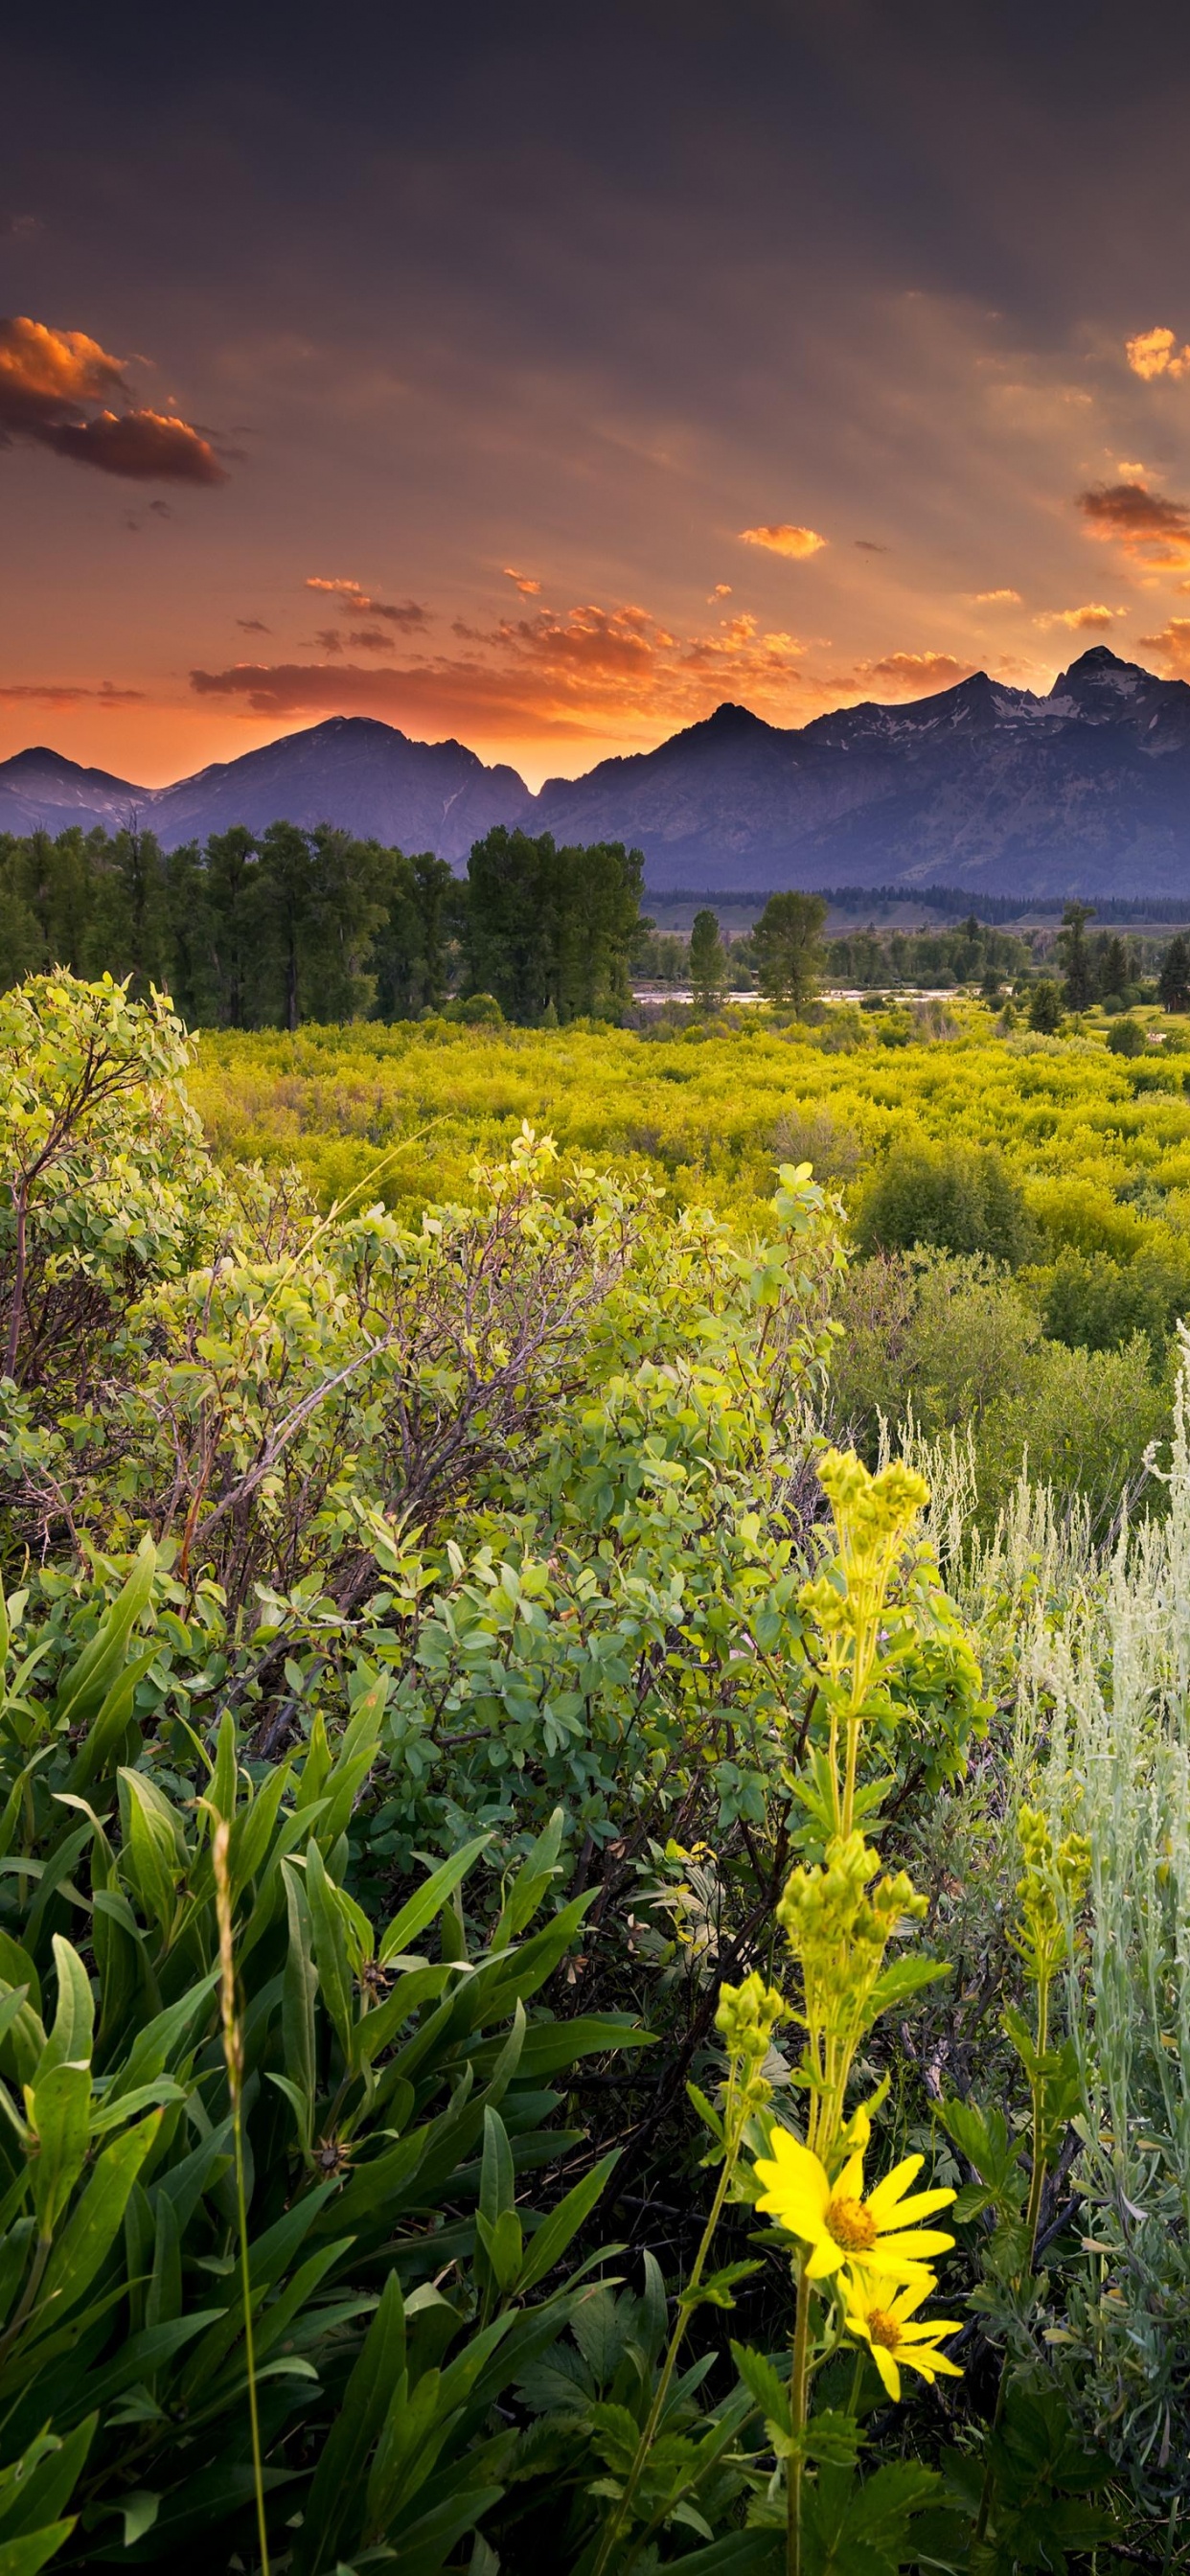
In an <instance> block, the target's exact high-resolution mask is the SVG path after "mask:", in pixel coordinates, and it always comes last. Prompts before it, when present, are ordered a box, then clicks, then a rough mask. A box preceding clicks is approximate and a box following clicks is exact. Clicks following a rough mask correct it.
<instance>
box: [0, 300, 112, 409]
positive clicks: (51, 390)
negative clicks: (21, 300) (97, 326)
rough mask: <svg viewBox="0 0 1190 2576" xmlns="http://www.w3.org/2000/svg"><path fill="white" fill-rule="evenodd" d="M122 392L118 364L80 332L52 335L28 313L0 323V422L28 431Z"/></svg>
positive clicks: (55, 332) (96, 343) (84, 333)
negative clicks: (80, 407) (118, 390)
mask: <svg viewBox="0 0 1190 2576" xmlns="http://www.w3.org/2000/svg"><path fill="white" fill-rule="evenodd" d="M113 386H119V388H120V390H121V391H123V377H122V362H121V360H120V359H119V358H110V357H109V356H108V353H107V351H106V349H101V348H100V345H99V342H98V340H89V339H88V337H87V334H86V332H85V331H51V330H49V329H48V327H47V325H46V324H45V323H44V322H33V321H31V320H30V319H29V316H28V314H25V313H18V314H14V315H13V317H12V318H11V320H8V321H0V422H2V423H3V426H4V427H5V429H8V430H18V431H19V430H22V429H28V430H29V431H30V432H32V431H33V430H34V429H35V428H36V426H37V424H38V423H40V422H45V421H53V420H57V419H60V418H61V415H62V413H63V412H64V411H67V410H76V409H77V408H78V406H79V405H80V404H82V403H90V402H102V401H103V399H104V397H105V395H107V394H108V393H110V391H111V390H112V387H113Z"/></svg>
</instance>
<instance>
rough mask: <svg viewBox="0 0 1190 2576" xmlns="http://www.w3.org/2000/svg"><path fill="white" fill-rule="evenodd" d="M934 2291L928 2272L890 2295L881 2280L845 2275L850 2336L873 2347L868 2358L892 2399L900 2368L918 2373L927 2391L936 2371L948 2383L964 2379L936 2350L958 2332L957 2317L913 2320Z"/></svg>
mask: <svg viewBox="0 0 1190 2576" xmlns="http://www.w3.org/2000/svg"><path fill="white" fill-rule="evenodd" d="M937 2287H938V2284H937V2282H936V2280H935V2279H934V2275H933V2273H932V2272H920V2273H919V2274H918V2275H917V2278H916V2279H915V2280H912V2281H906V2282H904V2283H903V2284H902V2286H901V2287H900V2289H896V2290H894V2291H893V2292H892V2293H891V2296H890V2294H889V2292H888V2290H887V2289H886V2287H885V2285H884V2283H883V2282H882V2281H874V2280H872V2279H871V2278H870V2276H866V2275H865V2274H864V2273H862V2272H858V2273H856V2272H852V2273H849V2274H848V2276H847V2279H846V2282H845V2284H844V2289H845V2296H846V2301H847V2330H848V2333H849V2334H853V2335H861V2336H862V2337H863V2340H864V2342H865V2343H866V2344H868V2345H869V2346H870V2347H871V2353H872V2359H873V2361H874V2362H875V2364H876V2368H877V2370H878V2371H879V2373H880V2376H881V2379H882V2380H883V2382H884V2385H885V2387H886V2389H887V2390H888V2393H889V2396H890V2397H891V2398H893V2400H894V2401H899V2399H900V2394H901V2372H902V2371H903V2370H917V2371H920V2373H921V2376H922V2378H923V2379H924V2380H927V2381H928V2382H929V2385H930V2386H931V2387H933V2384H934V2381H935V2380H936V2379H937V2377H938V2376H939V2373H942V2374H943V2375H944V2376H945V2377H946V2378H947V2379H961V2378H962V2376H963V2374H962V2371H961V2370H960V2368H959V2365H958V2363H957V2361H948V2360H947V2358H946V2355H945V2353H943V2352H939V2350H938V2345H939V2343H940V2341H941V2339H942V2337H943V2336H944V2335H952V2334H957V2333H958V2331H959V2329H958V2324H957V2321H956V2320H955V2318H954V2317H932V2318H930V2319H929V2320H928V2321H926V2320H923V2319H921V2318H917V2319H916V2322H915V2312H916V2310H917V2309H918V2308H920V2306H921V2303H922V2300H923V2299H928V2298H929V2297H931V2295H932V2293H933V2292H934V2291H935V2290H936V2289H937Z"/></svg>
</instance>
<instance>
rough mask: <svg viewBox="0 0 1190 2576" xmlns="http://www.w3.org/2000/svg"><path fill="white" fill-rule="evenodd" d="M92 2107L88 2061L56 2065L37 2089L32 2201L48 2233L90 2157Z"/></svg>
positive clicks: (40, 2224)
mask: <svg viewBox="0 0 1190 2576" xmlns="http://www.w3.org/2000/svg"><path fill="white" fill-rule="evenodd" d="M90 2110H91V2070H90V2067H89V2066H51V2068H50V2070H49V2073H48V2074H47V2075H44V2076H43V2077H42V2079H41V2082H40V2083H39V2084H38V2085H37V2086H36V2087H35V2089H34V2093H33V2098H32V2120H33V2126H34V2128H35V2129H36V2132H37V2141H38V2143H37V2152H36V2154H35V2156H34V2159H33V2167H32V2177H33V2205H34V2208H35V2210H36V2212H37V2226H38V2233H39V2234H40V2235H41V2236H43V2237H44V2236H52V2235H53V2232H54V2229H55V2227H56V2225H57V2222H58V2219H59V2218H60V2216H61V2214H62V2211H63V2210H64V2209H65V2207H66V2203H67V2201H68V2200H69V2198H70V2195H71V2192H72V2191H73V2189H74V2186H75V2184H76V2182H77V2181H78V2178H79V2175H80V2174H81V2172H82V2170H83V2166H84V2165H85V2163H86V2161H87V2144H88V2139H89V2136H90Z"/></svg>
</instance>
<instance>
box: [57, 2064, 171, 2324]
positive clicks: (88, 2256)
mask: <svg viewBox="0 0 1190 2576" xmlns="http://www.w3.org/2000/svg"><path fill="white" fill-rule="evenodd" d="M38 2099H39V2100H40V2094H39V2096H38ZM160 2126H161V2113H160V2112H159V2111H156V2112H154V2113H152V2114H151V2115H150V2117H149V2118H148V2119H147V2120H142V2121H141V2122H140V2125H139V2127H137V2128H135V2129H129V2130H127V2131H126V2132H125V2134H124V2136H123V2137H120V2138H113V2140H112V2143H111V2145H110V2146H109V2147H105V2148H104V2151H103V2154H102V2155H101V2156H100V2158H99V2160H98V2162H97V2164H96V2166H95V2170H94V2172H93V2174H92V2176H91V2179H90V2181H89V2182H88V2184H87V2188H86V2190H85V2191H84V2193H83V2195H82V2198H81V2200H80V2201H79V2204H78V2207H77V2209H76V2210H75V2211H74V2213H73V2215H72V2217H71V2220H70V2224H69V2226H68V2227H66V2228H65V2229H64V2231H63V2233H62V2235H61V2236H60V2237H59V2238H58V2240H57V2242H56V2244H55V2246H54V2249H53V2252H52V2254H51V2255H50V2259H49V2263H48V2264H47V2266H46V2272H45V2278H44V2281H43V2283H42V2298H43V2299H50V2298H53V2299H54V2300H55V2301H56V2304H57V2308H58V2313H59V2314H61V2315H64V2314H65V2313H66V2311H67V2309H69V2308H71V2307H73V2306H74V2304H75V2302H76V2300H78V2299H80V2298H81V2297H82V2294H83V2291H84V2290H86V2289H88V2288H89V2287H90V2284H91V2282H92V2281H93V2280H94V2278H95V2275H96V2273H97V2272H98V2270H99V2267H100V2265H101V2263H103V2261H104V2260H105V2257H106V2255H107V2253H108V2250H109V2248H110V2247H111V2246H112V2245H113V2244H114V2243H115V2240H116V2237H117V2235H118V2234H119V2231H120V2228H121V2226H122V2224H123V2219H124V2210H125V2206H126V2204H127V2200H128V2195H129V2192H130V2191H131V2189H132V2186H133V2183H134V2182H135V2181H136V2178H137V2175H138V2174H139V2172H140V2169H141V2166H142V2165H143V2163H144V2161H145V2158H146V2156H147V2155H148V2153H149V2149H150V2147H151V2146H152V2144H153V2141H154V2139H155V2138H156V2136H157V2132H158V2130H159V2128H160Z"/></svg>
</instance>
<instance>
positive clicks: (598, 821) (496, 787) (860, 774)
mask: <svg viewBox="0 0 1190 2576" xmlns="http://www.w3.org/2000/svg"><path fill="white" fill-rule="evenodd" d="M134 813H135V815H136V816H137V817H138V818H139V820H140V822H141V823H142V824H144V825H146V826H147V827H149V828H151V829H152V830H153V831H155V832H156V833H157V834H158V836H159V838H160V839H161V841H162V842H163V844H164V846H165V847H167V848H173V847H176V846H177V844H178V843H179V842H181V841H186V840H191V839H199V840H202V839H205V838H206V837H207V836H208V835H209V833H211V832H212V831H223V830H226V829H227V828H228V826H229V825H230V824H232V823H244V824H246V825H247V826H248V827H249V829H250V830H252V831H254V832H260V831H262V830H264V829H265V828H266V827H267V825H268V824H269V823H270V822H272V821H274V820H278V819H286V820H288V821H291V822H295V823H300V824H303V825H304V826H306V827H307V828H308V827H310V826H312V825H313V824H315V823H318V822H332V823H335V824H338V825H340V826H341V827H342V828H344V829H346V830H350V831H352V832H355V833H358V834H360V835H361V836H363V837H369V836H375V837H376V838H378V839H380V840H383V841H386V842H395V843H397V844H399V845H400V846H401V847H403V848H406V849H408V850H418V849H436V850H437V851H438V853H439V855H440V856H441V857H443V858H446V859H449V861H450V862H451V864H452V866H454V867H461V866H463V865H464V864H465V862H466V856H467V852H468V850H469V849H470V847H471V844H472V842H473V841H474V840H476V839H479V838H481V837H482V835H483V834H484V833H485V832H486V831H487V830H488V829H489V828H490V827H491V825H492V824H494V823H505V824H508V825H515V824H520V825H523V826H524V827H525V828H526V829H528V830H530V831H543V830H549V831H552V832H553V833H554V835H555V838H556V839H558V840H579V841H591V840H623V841H626V842H629V843H630V844H632V845H634V846H637V847H640V848H641V849H643V850H644V853H645V861H646V871H647V878H648V883H649V884H650V886H651V887H653V889H654V890H655V891H656V892H663V891H665V890H666V889H667V888H671V887H676V886H679V885H680V886H682V887H683V888H685V889H692V890H693V889H697V888H698V887H700V886H706V887H712V886H713V887H715V888H717V889H718V890H720V891H722V892H727V891H729V890H730V889H731V888H732V887H733V886H736V885H738V886H741V887H744V886H747V887H754V886H757V885H770V886H774V887H775V886H798V885H801V886H814V885H830V884H834V885H846V884H853V885H857V886H863V885H867V884H871V885H877V884H880V885H885V884H890V883H903V884H904V885H905V887H906V889H907V891H912V890H913V888H914V887H918V886H922V885H928V884H930V883H947V884H951V885H967V884H969V885H970V886H971V889H972V893H973V895H975V894H977V893H978V890H979V887H980V885H981V884H983V885H986V886H988V887H989V888H992V889H994V890H995V891H996V892H997V893H1005V892H1012V893H1014V894H1016V893H1019V894H1021V895H1022V896H1028V895H1050V896H1053V895H1061V894H1095V893H1097V892H1098V893H1115V894H1120V893H1128V892H1131V891H1133V890H1135V891H1136V892H1138V893H1145V894H1149V893H1153V894H1157V893H1166V894H1175V893H1176V894H1186V893H1190V686H1187V684H1186V682H1185V681H1182V680H1163V679H1160V678H1158V677H1157V676H1156V674H1154V673H1153V672H1151V671H1148V670H1146V669H1145V668H1144V666H1143V664H1140V663H1134V662H1126V661H1124V660H1122V659H1121V658H1120V656H1118V655H1117V654H1115V653H1113V652H1112V651H1111V650H1110V649H1109V647H1107V646H1106V645H1094V646H1092V647H1091V648H1090V649H1089V650H1088V651H1087V652H1085V653H1082V654H1080V655H1079V656H1078V657H1077V659H1076V660H1075V661H1074V662H1072V663H1071V664H1070V665H1069V667H1068V668H1067V669H1066V670H1065V671H1061V672H1059V674H1058V676H1057V678H1056V679H1055V681H1054V683H1053V686H1052V688H1051V689H1050V690H1049V691H1048V692H1047V693H1046V694H1045V695H1044V696H1038V695H1035V694H1034V693H1033V692H1032V691H1030V690H1028V689H1018V688H1015V687H1012V686H1010V685H1009V684H1008V683H1007V682H1004V681H1000V680H995V679H993V678H992V677H991V676H990V674H989V673H987V672H986V671H977V672H973V673H972V674H971V675H970V676H969V677H968V678H967V679H965V680H960V681H958V682H957V683H956V684H955V685H954V686H953V687H952V688H949V689H944V690H940V691H937V692H935V693H934V694H933V695H932V696H930V697H927V698H919V699H915V700H909V701H898V702H895V703H891V704H890V703H885V702H882V701H880V700H876V699H869V700H865V701H863V702H862V703H861V704H859V705H857V706H853V707H841V708H836V709H833V710H831V711H829V712H827V713H825V714H823V715H821V716H815V717H813V718H811V720H810V722H809V723H808V724H805V725H802V726H791V727H783V726H779V725H773V724H770V723H768V722H767V720H766V719H765V718H764V717H762V716H757V715H755V714H753V712H752V710H751V709H750V708H747V707H742V706H739V705H737V704H735V703H734V702H733V701H731V700H725V701H724V702H723V703H722V705H720V706H719V707H717V708H715V709H714V710H713V712H712V713H711V714H710V715H708V716H705V717H702V718H700V719H699V720H698V721H697V722H696V723H695V724H692V725H688V726H685V727H683V728H682V729H681V730H680V731H679V732H677V733H675V734H671V735H670V736H668V737H667V738H666V740H665V741H663V742H661V743H658V744H657V745H656V747H655V748H654V749H653V750H652V751H647V752H630V753H621V754H616V755H614V756H613V757H612V758H610V759H608V760H604V761H599V762H597V763H596V765H595V766H594V768H593V769H591V770H589V771H587V772H586V774H585V775H584V776H582V777H580V778H577V779H564V778H547V779H546V780H545V782H544V784H543V786H542V787H541V789H540V791H539V793H538V794H537V795H533V794H532V792H531V791H530V789H529V788H528V787H527V786H526V785H525V782H524V780H523V779H522V778H521V777H520V775H519V773H518V772H517V771H516V770H515V769H513V768H512V767H510V766H509V765H507V764H505V763H496V764H494V765H491V766H489V765H488V764H486V763H485V762H484V761H482V760H481V759H480V758H479V756H478V754H477V753H475V752H473V751H471V750H470V749H469V748H468V747H467V745H466V744H464V743H460V742H457V741H454V740H453V739H452V740H449V741H446V742H442V743H421V742H417V741H414V740H413V739H412V738H411V737H410V736H408V735H406V734H404V733H402V732H400V731H399V729H398V728H397V727H395V726H392V725H387V724H385V723H383V722H382V721H381V720H380V719H379V718H377V717H373V716H329V717H326V718H324V719H323V720H322V721H321V722H320V723H319V724H317V725H312V726H308V727H304V728H302V729H301V730H300V731H298V732H296V733H293V734H286V735H282V736H281V737H279V738H278V740H277V741H275V742H273V743H266V744H264V745H262V746H261V747H260V748H259V749H257V750H254V751H249V752H245V753H243V754H241V756H240V757H239V758H238V759H236V760H232V761H216V762H212V763H210V764H209V765H208V766H207V767H206V768H205V769H202V770H199V771H197V772H195V774H194V775H193V776H192V777H189V778H183V779H178V780H176V781H175V782H174V783H173V784H172V785H170V786H167V787H162V788H141V787H137V786H135V785H133V784H132V782H130V781H127V780H121V779H119V778H116V777H114V776H113V775H112V774H111V773H110V772H108V771H106V770H101V769H85V768H83V767H81V766H80V765H79V764H77V763H75V762H72V761H69V760H67V759H66V758H65V756H64V755H63V754H61V753H57V752H54V751H52V750H50V749H49V748H48V747H47V746H45V745H35V746H31V747H30V748H29V749H28V750H26V751H22V752H17V753H15V754H14V755H13V756H12V758H11V759H9V760H7V761H3V762H0V831H4V830H8V831H12V832H17V833H27V832H29V831H32V830H35V829H38V828H42V829H45V830H49V831H61V830H63V829H65V828H67V826H68V825H69V824H72V823H74V824H82V825H83V826H84V828H90V826H91V824H92V823H99V824H102V825H103V826H104V827H105V828H106V829H109V830H110V829H112V828H113V827H115V826H118V825H119V824H120V823H121V822H124V821H126V820H128V819H130V818H131V816H132V815H133V814H134Z"/></svg>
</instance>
